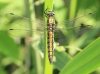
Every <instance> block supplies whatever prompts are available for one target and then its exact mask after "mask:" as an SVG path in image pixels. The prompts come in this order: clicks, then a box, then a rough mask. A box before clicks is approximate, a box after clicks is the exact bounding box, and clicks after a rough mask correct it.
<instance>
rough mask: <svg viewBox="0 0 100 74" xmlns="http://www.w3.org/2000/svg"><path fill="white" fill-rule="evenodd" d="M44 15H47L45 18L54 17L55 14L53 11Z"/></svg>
mask: <svg viewBox="0 0 100 74" xmlns="http://www.w3.org/2000/svg"><path fill="white" fill-rule="evenodd" d="M46 15H47V17H51V16H54V15H55V13H54V12H53V11H48V12H47V13H46Z"/></svg>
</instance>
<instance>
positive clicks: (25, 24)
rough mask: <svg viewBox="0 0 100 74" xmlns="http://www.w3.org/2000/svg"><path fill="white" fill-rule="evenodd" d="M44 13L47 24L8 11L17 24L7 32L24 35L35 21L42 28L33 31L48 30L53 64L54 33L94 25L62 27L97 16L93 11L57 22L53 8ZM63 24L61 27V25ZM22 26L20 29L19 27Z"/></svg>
mask: <svg viewBox="0 0 100 74" xmlns="http://www.w3.org/2000/svg"><path fill="white" fill-rule="evenodd" d="M44 14H45V16H46V18H47V23H46V24H45V23H44V22H42V21H40V20H33V21H31V20H30V19H27V18H25V17H22V16H19V15H15V14H14V13H8V14H6V17H7V18H8V19H10V20H13V21H14V24H16V26H15V27H14V28H13V27H11V28H9V29H8V30H7V33H8V34H10V35H13V36H17V32H18V33H20V35H22V34H23V33H25V34H26V33H30V31H31V29H30V25H29V24H30V23H34V25H35V26H39V27H40V29H32V31H33V32H36V31H38V32H43V31H44V30H46V31H47V48H48V58H49V62H50V64H52V62H53V55H54V33H55V32H56V31H57V30H59V29H62V30H68V29H73V28H78V27H85V26H87V27H92V26H91V25H84V24H81V25H79V26H72V27H67V28H65V27H62V25H63V24H68V25H70V24H73V23H74V22H81V21H83V20H84V19H85V22H88V21H89V20H90V19H89V20H87V19H86V18H87V17H91V16H92V17H95V15H94V14H93V13H88V14H85V15H82V16H79V17H76V18H74V19H69V20H66V21H62V22H56V20H55V13H54V12H53V11H52V10H51V11H47V10H45V11H44ZM44 26H46V28H44ZM60 26H61V27H60ZM19 27H20V29H19Z"/></svg>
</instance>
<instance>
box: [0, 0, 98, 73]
mask: <svg viewBox="0 0 100 74" xmlns="http://www.w3.org/2000/svg"><path fill="white" fill-rule="evenodd" d="M44 2H45V1H44V0H17V1H16V0H0V74H44V56H45V55H44V49H43V47H44V43H43V38H44V37H43V36H42V35H43V34H40V33H39V34H38V32H33V37H32V38H33V39H30V38H29V36H28V35H26V36H24V37H13V36H10V35H9V34H7V30H8V29H9V28H10V27H11V26H12V25H14V24H15V22H14V21H13V19H11V20H9V19H7V18H6V17H5V15H6V14H8V13H14V14H16V15H19V16H24V17H26V18H29V19H30V20H33V22H32V23H33V28H34V27H36V26H37V25H38V26H39V25H41V23H42V22H38V23H37V25H34V23H36V22H35V21H34V20H42V21H43V14H44V13H43V12H44ZM53 11H54V12H55V19H56V20H57V21H58V22H60V23H61V24H60V25H59V26H61V27H64V28H65V30H62V29H61V30H59V31H57V33H55V38H54V39H55V43H54V45H55V46H54V47H55V51H54V63H53V64H52V65H53V74H58V73H60V72H61V71H63V70H64V69H63V68H64V66H65V65H67V63H68V62H69V61H70V60H72V59H73V58H74V57H75V56H76V55H77V54H78V53H80V52H82V51H83V50H82V49H84V48H85V47H86V46H88V45H89V44H90V43H92V42H93V41H94V40H95V39H97V38H99V37H100V25H99V23H100V22H99V19H100V0H54V3H53ZM88 13H93V14H95V17H87V18H86V19H85V20H87V21H88V20H89V19H90V21H89V22H86V21H85V22H84V20H82V19H81V21H82V23H85V24H86V25H92V26H93V27H92V28H88V27H86V29H84V30H82V29H81V27H80V28H78V30H77V29H76V28H73V29H74V30H72V29H69V30H67V29H66V28H67V27H68V26H79V24H77V22H76V23H75V22H73V23H74V24H72V25H67V24H65V23H64V22H63V21H65V20H68V19H70V20H71V19H73V18H75V17H79V16H82V15H85V14H88ZM20 23H21V22H20ZM21 24H22V25H23V23H21ZM80 24H81V23H80ZM22 27H23V26H22ZM41 27H42V26H40V28H41ZM14 28H15V27H14ZM20 28H21V27H20ZM26 29H27V27H26ZM19 32H21V31H19ZM16 34H17V33H15V35H16ZM98 40H100V39H98ZM99 42H100V41H99ZM99 42H98V43H99ZM94 43H95V42H94ZM90 47H91V46H90ZM96 49H99V50H100V47H99V46H97V47H96V48H95V49H93V50H92V49H91V50H92V51H91V52H89V53H86V54H84V55H90V54H91V53H92V52H95V50H96ZM98 54H100V53H98ZM94 55H97V54H96V53H95V54H94ZM81 58H82V59H84V58H85V57H84V56H82V57H81ZM92 58H94V57H91V59H92ZM82 59H81V60H82ZM78 60H79V61H81V60H80V59H78ZM92 60H93V59H92ZM98 61H100V58H99V59H98ZM77 63H78V62H74V64H77ZM89 63H90V62H89ZM92 63H94V62H92ZM95 64H96V63H94V64H92V65H93V66H94V65H95ZM73 66H74V65H73ZM99 66H100V64H98V66H96V67H95V69H93V70H91V71H90V70H88V72H87V73H86V74H88V73H89V72H90V73H91V74H100V68H99ZM86 68H88V69H89V68H90V67H89V66H87V67H86ZM81 69H82V68H81ZM48 70H49V67H48ZM66 71H67V68H66ZM76 71H77V70H76ZM73 72H74V71H73ZM61 74H63V72H62V73H61ZM65 74H68V73H66V72H65ZM70 74H74V73H70ZM75 74H76V73H75ZM77 74H83V73H77Z"/></svg>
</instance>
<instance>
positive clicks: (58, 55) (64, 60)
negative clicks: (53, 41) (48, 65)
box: [53, 50, 71, 70]
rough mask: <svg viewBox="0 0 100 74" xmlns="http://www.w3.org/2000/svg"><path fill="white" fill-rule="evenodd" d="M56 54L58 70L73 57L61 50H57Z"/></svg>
mask: <svg viewBox="0 0 100 74" xmlns="http://www.w3.org/2000/svg"><path fill="white" fill-rule="evenodd" d="M54 55H55V57H56V62H54V63H53V64H54V66H55V67H56V68H57V69H58V70H61V69H62V68H63V67H64V66H65V65H66V63H68V61H69V60H70V59H71V57H70V56H69V55H67V54H66V52H60V51H57V50H55V51H54ZM62 57H63V58H62Z"/></svg>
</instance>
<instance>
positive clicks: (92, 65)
mask: <svg viewBox="0 0 100 74" xmlns="http://www.w3.org/2000/svg"><path fill="white" fill-rule="evenodd" d="M99 56H100V38H98V39H96V40H95V41H94V42H92V43H91V44H90V45H88V46H87V47H86V48H85V49H84V50H83V51H82V52H80V53H79V54H77V55H76V56H75V57H74V58H73V59H72V60H71V61H69V62H68V63H67V64H66V66H65V67H64V68H63V69H62V71H61V72H60V74H80V73H81V74H88V73H91V72H92V71H94V70H96V69H97V68H98V67H99V66H100V58H99Z"/></svg>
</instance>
